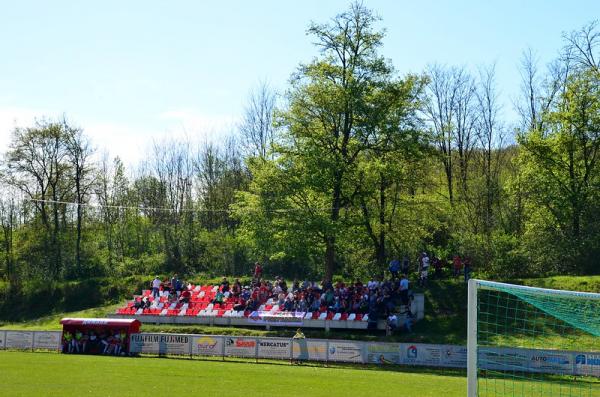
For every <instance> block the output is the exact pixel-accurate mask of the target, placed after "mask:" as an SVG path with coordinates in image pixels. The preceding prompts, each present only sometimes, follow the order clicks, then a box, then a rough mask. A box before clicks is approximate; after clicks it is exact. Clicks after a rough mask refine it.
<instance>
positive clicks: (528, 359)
mask: <svg viewBox="0 0 600 397" xmlns="http://www.w3.org/2000/svg"><path fill="white" fill-rule="evenodd" d="M576 354H577V353H573V352H565V351H559V350H538V349H516V348H509V347H499V348H479V351H478V356H479V358H478V359H479V366H480V367H481V368H483V369H492V370H500V371H521V372H543V373H547V374H572V373H573V362H574V360H575V357H574V355H576Z"/></svg>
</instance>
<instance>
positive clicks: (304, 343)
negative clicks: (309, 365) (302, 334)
mask: <svg viewBox="0 0 600 397" xmlns="http://www.w3.org/2000/svg"><path fill="white" fill-rule="evenodd" d="M292 358H293V359H294V360H307V361H327V342H326V341H323V340H307V339H294V340H292Z"/></svg>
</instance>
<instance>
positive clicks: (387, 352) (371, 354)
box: [365, 343, 400, 364]
mask: <svg viewBox="0 0 600 397" xmlns="http://www.w3.org/2000/svg"><path fill="white" fill-rule="evenodd" d="M365 354H366V362H367V363H370V364H398V362H399V361H400V344H398V343H367V344H366V346H365Z"/></svg>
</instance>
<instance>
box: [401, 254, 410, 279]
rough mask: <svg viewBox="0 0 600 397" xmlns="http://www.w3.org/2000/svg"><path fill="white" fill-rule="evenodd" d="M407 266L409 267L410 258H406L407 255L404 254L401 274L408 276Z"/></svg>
mask: <svg viewBox="0 0 600 397" xmlns="http://www.w3.org/2000/svg"><path fill="white" fill-rule="evenodd" d="M409 268H410V259H408V256H406V255H404V258H402V274H404V275H405V276H407V277H408V271H409Z"/></svg>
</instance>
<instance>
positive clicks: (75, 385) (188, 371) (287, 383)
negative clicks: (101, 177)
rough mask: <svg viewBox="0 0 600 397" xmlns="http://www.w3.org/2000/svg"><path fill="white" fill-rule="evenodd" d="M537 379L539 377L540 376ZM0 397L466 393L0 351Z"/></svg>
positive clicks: (368, 374)
mask: <svg viewBox="0 0 600 397" xmlns="http://www.w3.org/2000/svg"><path fill="white" fill-rule="evenodd" d="M538 379H539V377H538ZM0 385H1V387H0V395H2V396H36V397H37V396H61V397H68V396H103V397H108V396H128V397H131V396H144V397H147V396H161V395H170V394H174V395H182V394H183V395H201V396H207V397H208V396H219V397H222V396H225V395H244V396H252V397H254V396H265V397H267V396H268V397H273V396H277V395H285V396H289V397H294V396H303V397H306V396H311V397H312V396H317V397H318V396H323V397H337V396H343V397H362V396H370V397H375V396H402V397H439V396H443V397H455V396H461V397H463V396H465V395H466V377H465V374H464V372H462V371H457V370H445V371H443V370H432V369H426V368H410V367H393V368H392V367H375V366H349V365H347V366H342V365H340V366H338V365H334V366H330V367H324V366H323V365H315V364H303V365H292V364H290V363H288V362H270V363H255V362H252V361H221V360H218V359H213V360H199V359H193V360H192V359H187V358H154V357H140V358H124V357H123V358H121V357H107V356H84V355H64V354H56V353H32V352H15V351H0ZM480 389H481V390H480V395H481V396H486V397H487V396H494V397H502V396H506V397H508V396H512V397H514V396H522V397H540V396H544V397H545V396H562V397H567V396H569V397H571V396H579V397H597V396H599V395H600V383H598V381H597V380H589V379H588V380H580V381H578V382H569V381H568V379H566V378H556V377H555V378H554V379H547V380H546V381H544V382H539V381H537V382H531V381H522V380H516V381H514V382H512V381H510V380H506V379H501V378H493V377H490V378H489V379H487V380H485V379H483V380H482V382H480Z"/></svg>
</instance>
